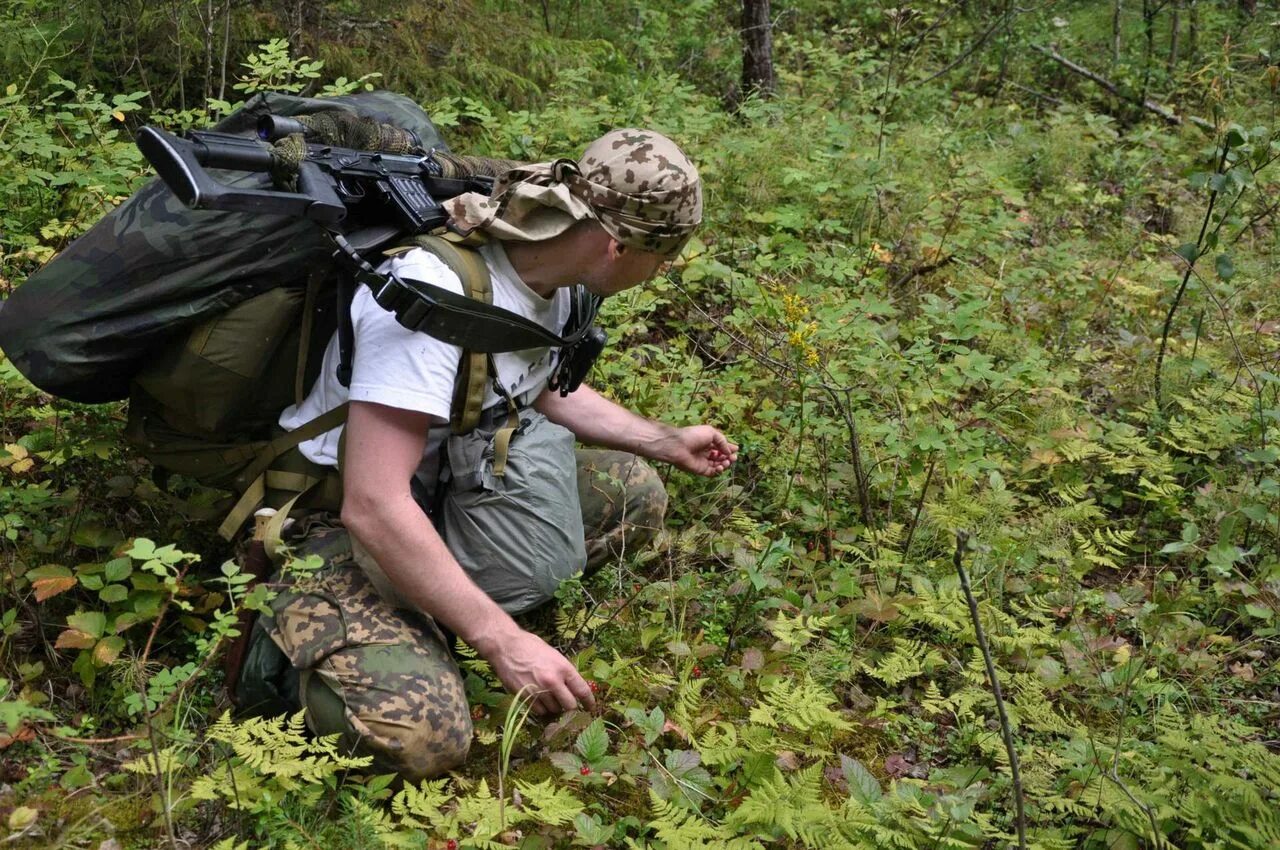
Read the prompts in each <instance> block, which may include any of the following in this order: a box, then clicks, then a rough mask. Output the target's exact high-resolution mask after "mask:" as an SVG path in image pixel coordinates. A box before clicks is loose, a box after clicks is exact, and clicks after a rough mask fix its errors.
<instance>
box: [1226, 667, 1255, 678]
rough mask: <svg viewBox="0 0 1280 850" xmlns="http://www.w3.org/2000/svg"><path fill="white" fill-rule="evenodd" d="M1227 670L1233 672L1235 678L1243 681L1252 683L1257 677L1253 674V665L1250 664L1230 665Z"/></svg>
mask: <svg viewBox="0 0 1280 850" xmlns="http://www.w3.org/2000/svg"><path fill="white" fill-rule="evenodd" d="M1227 669H1228V670H1230V671H1231V674H1232V675H1233V676H1236V677H1238V678H1239V679H1241V680H1242V681H1245V682H1252V681H1253V680H1254V679H1255V678H1256V677H1257V676H1256V674H1255V673H1254V672H1253V665H1252V664H1248V663H1241V664H1228V665H1227Z"/></svg>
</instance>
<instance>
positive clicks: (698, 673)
mask: <svg viewBox="0 0 1280 850" xmlns="http://www.w3.org/2000/svg"><path fill="white" fill-rule="evenodd" d="M693 675H694V676H695V677H697V676H701V675H702V668H701V667H694V668H693Z"/></svg>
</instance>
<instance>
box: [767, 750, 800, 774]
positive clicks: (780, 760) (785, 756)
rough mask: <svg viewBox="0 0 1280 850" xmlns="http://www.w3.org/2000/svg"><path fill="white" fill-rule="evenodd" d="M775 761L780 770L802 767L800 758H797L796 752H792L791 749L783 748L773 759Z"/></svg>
mask: <svg viewBox="0 0 1280 850" xmlns="http://www.w3.org/2000/svg"><path fill="white" fill-rule="evenodd" d="M773 763H774V764H776V765H777V766H778V768H779V769H780V770H788V771H790V770H799V769H800V759H799V758H797V757H796V754H795V753H793V752H791V750H783V751H782V752H780V753H778V756H777V758H775V759H774V760H773Z"/></svg>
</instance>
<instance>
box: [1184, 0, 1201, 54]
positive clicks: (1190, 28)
mask: <svg viewBox="0 0 1280 850" xmlns="http://www.w3.org/2000/svg"><path fill="white" fill-rule="evenodd" d="M1199 39H1200V12H1199V11H1198V10H1197V9H1196V0H1191V2H1189V3H1188V4H1187V61H1188V62H1194V61H1196V47H1197V42H1198V41H1199Z"/></svg>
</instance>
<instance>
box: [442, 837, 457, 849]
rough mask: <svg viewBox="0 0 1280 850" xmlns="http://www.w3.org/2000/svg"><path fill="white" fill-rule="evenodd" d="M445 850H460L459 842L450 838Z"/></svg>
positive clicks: (445, 844)
mask: <svg viewBox="0 0 1280 850" xmlns="http://www.w3.org/2000/svg"><path fill="white" fill-rule="evenodd" d="M444 850H458V842H457V841H454V840H453V839H452V838H450V839H449V840H448V841H446V842H445V843H444Z"/></svg>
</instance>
